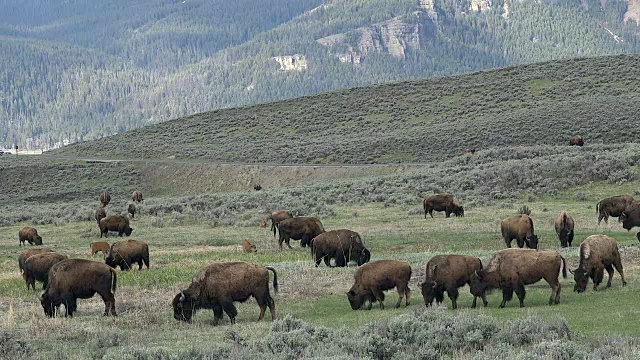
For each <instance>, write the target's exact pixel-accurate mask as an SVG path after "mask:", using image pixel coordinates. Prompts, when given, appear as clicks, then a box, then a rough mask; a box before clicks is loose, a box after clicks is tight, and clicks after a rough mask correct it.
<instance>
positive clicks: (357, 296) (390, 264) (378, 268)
mask: <svg viewBox="0 0 640 360" xmlns="http://www.w3.org/2000/svg"><path fill="white" fill-rule="evenodd" d="M410 278H411V265H410V264H409V263H408V262H406V261H398V260H378V261H373V262H370V263H367V264H364V265H362V266H360V267H359V268H358V270H356V274H355V276H354V280H355V281H354V284H353V286H352V287H351V289H350V290H349V292H348V293H347V298H348V299H349V304H351V308H352V309H353V310H358V309H360V308H361V307H362V305H363V304H364V303H365V302H367V301H369V306H368V307H367V310H371V307H372V306H373V302H374V301H378V302H379V303H380V309H384V292H383V291H385V290H389V289H393V288H394V287H395V288H396V289H397V290H398V294H399V295H400V297H399V298H398V302H397V303H396V307H400V303H401V302H402V298H403V297H405V298H406V306H409V304H410V303H411V290H410V289H409V279H410Z"/></svg>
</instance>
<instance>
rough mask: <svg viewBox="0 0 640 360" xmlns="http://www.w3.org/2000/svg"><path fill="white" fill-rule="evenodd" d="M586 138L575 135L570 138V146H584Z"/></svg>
mask: <svg viewBox="0 0 640 360" xmlns="http://www.w3.org/2000/svg"><path fill="white" fill-rule="evenodd" d="M582 145H584V139H583V138H582V136H580V135H574V136H572V137H571V138H570V139H569V146H582Z"/></svg>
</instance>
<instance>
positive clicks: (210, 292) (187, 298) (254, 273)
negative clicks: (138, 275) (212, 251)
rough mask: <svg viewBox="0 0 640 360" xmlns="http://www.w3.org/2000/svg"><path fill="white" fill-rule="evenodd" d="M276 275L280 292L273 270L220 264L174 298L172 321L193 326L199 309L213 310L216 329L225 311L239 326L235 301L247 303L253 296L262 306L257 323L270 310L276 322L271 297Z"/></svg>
mask: <svg viewBox="0 0 640 360" xmlns="http://www.w3.org/2000/svg"><path fill="white" fill-rule="evenodd" d="M268 271H272V272H273V289H274V290H275V291H276V292H277V291H278V274H277V273H276V270H275V269H274V268H272V267H268V266H263V265H257V264H249V263H246V262H218V263H214V264H211V265H209V266H207V267H205V268H204V269H202V270H200V271H198V272H197V273H196V274H195V276H194V277H193V279H192V281H191V285H189V288H188V289H186V290H183V291H180V292H179V293H178V294H177V295H176V296H175V297H174V298H173V303H172V304H173V317H174V318H175V319H177V320H182V321H187V322H191V319H192V317H193V314H194V313H195V312H196V310H198V309H212V310H213V325H218V323H219V322H220V320H221V319H222V311H223V310H224V312H225V313H227V315H228V316H229V319H230V320H231V323H232V324H234V323H235V322H236V315H237V314H238V311H237V310H236V307H235V306H234V305H233V302H234V301H240V302H243V301H246V300H247V299H248V298H249V297H250V296H253V297H254V298H255V299H256V301H257V302H258V306H260V316H259V317H258V321H260V320H262V319H263V318H264V313H265V311H266V310H267V306H268V307H269V310H270V311H271V319H272V320H275V318H276V306H275V302H274V301H273V298H272V297H271V294H269V272H268Z"/></svg>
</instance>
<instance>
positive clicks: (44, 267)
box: [22, 252, 68, 290]
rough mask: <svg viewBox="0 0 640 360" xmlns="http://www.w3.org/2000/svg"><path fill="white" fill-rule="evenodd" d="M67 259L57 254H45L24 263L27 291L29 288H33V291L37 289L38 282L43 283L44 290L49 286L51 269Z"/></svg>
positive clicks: (23, 274) (34, 256) (35, 256)
mask: <svg viewBox="0 0 640 360" xmlns="http://www.w3.org/2000/svg"><path fill="white" fill-rule="evenodd" d="M66 259H68V257H67V256H66V255H62V254H58V253H55V252H45V253H41V254H36V255H32V256H29V258H28V259H27V261H25V262H24V273H22V277H23V278H24V282H25V283H26V284H27V290H28V289H29V286H31V288H32V289H33V290H35V289H36V280H37V281H42V288H43V289H44V288H45V287H46V286H47V279H48V278H49V276H48V275H49V269H51V267H52V266H53V265H54V264H56V263H58V262H60V261H62V260H66Z"/></svg>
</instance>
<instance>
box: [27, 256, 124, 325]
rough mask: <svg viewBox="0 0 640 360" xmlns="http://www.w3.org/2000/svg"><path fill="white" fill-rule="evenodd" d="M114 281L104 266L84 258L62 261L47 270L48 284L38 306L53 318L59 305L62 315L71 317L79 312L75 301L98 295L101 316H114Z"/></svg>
mask: <svg viewBox="0 0 640 360" xmlns="http://www.w3.org/2000/svg"><path fill="white" fill-rule="evenodd" d="M117 280H118V275H117V274H116V271H115V270H113V269H112V268H110V267H108V266H107V265H105V264H102V263H99V262H95V261H91V260H84V259H68V260H62V261H60V262H58V263H56V264H55V265H53V266H52V267H51V269H50V270H49V282H48V284H47V287H46V288H45V291H44V293H43V294H42V297H41V298H40V304H42V308H43V309H44V313H45V314H46V315H47V316H49V317H53V316H55V313H56V309H57V308H58V307H59V306H60V305H62V304H64V305H65V316H73V313H74V312H75V311H76V310H77V309H78V305H77V299H89V298H91V297H93V295H95V293H98V295H100V297H101V298H102V300H103V301H104V315H105V316H106V315H109V314H111V315H113V316H116V299H115V296H114V293H115V291H116V284H117Z"/></svg>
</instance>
